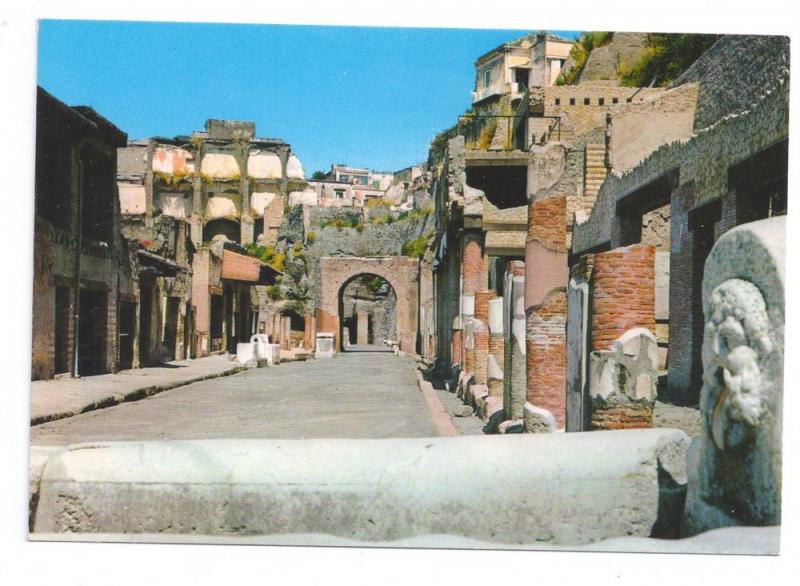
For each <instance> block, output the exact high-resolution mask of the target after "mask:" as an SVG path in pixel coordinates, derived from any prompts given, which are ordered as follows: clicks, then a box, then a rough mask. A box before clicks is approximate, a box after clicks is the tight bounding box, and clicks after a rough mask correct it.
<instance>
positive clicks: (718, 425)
mask: <svg viewBox="0 0 800 586" xmlns="http://www.w3.org/2000/svg"><path fill="white" fill-rule="evenodd" d="M785 232H786V218H785V217H778V218H771V219H768V220H761V221H758V222H752V223H749V224H743V225H741V226H738V227H736V228H734V229H733V230H730V231H729V232H727V233H725V234H724V235H723V236H722V237H721V238H720V239H719V240H718V241H717V243H716V244H715V245H714V248H713V249H712V250H711V253H710V255H709V256H708V259H707V260H706V265H705V273H704V275H703V313H704V315H705V335H704V340H703V388H702V391H701V394H700V410H701V412H702V426H703V427H702V432H701V435H700V437H699V438H696V439H695V440H694V441H693V442H692V445H691V447H690V450H689V458H688V465H689V471H690V475H689V487H688V492H687V497H686V508H685V513H684V527H683V533H684V534H685V535H694V534H696V533H700V532H702V531H707V530H709V529H714V528H717V527H726V526H736V525H756V526H765V525H779V524H780V520H781V500H780V495H781V459H782V451H781V434H782V416H783V336H784V334H783V330H784V301H785V300H784V280H785V261H784V254H785V240H784V238H785Z"/></svg>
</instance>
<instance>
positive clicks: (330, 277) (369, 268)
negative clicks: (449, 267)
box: [316, 256, 419, 352]
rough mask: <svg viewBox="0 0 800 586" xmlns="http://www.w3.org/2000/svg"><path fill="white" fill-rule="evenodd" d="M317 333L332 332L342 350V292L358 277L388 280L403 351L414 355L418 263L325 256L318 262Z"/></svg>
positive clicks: (400, 259) (401, 258)
mask: <svg viewBox="0 0 800 586" xmlns="http://www.w3.org/2000/svg"><path fill="white" fill-rule="evenodd" d="M319 268H320V283H319V288H318V291H319V304H318V305H317V311H316V330H317V332H331V333H333V334H334V336H335V338H336V339H335V347H336V349H337V350H341V342H342V341H341V339H340V338H341V336H340V331H341V330H340V323H339V291H340V290H341V289H342V287H343V286H344V285H346V284H347V283H348V282H350V281H351V280H352V279H354V278H355V277H357V276H359V275H362V274H366V275H376V276H378V277H381V278H382V279H385V280H386V281H387V282H388V283H389V285H390V286H391V287H392V289H394V292H395V295H396V296H397V338H398V342H399V343H400V349H401V350H403V351H405V352H414V350H415V347H416V337H417V307H418V298H419V287H418V282H419V261H418V260H417V259H415V258H409V257H406V256H382V257H357V256H323V257H322V258H320V259H319Z"/></svg>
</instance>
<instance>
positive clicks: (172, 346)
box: [164, 297, 181, 360]
mask: <svg viewBox="0 0 800 586" xmlns="http://www.w3.org/2000/svg"><path fill="white" fill-rule="evenodd" d="M180 304H181V300H180V298H179V297H167V307H166V315H165V316H164V349H165V352H166V354H167V356H168V360H175V358H176V356H175V350H176V346H177V342H178V320H179V319H180V315H179V314H180Z"/></svg>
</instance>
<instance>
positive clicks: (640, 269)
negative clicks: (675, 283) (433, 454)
mask: <svg viewBox="0 0 800 586" xmlns="http://www.w3.org/2000/svg"><path fill="white" fill-rule="evenodd" d="M655 323H656V320H655V248H654V247H653V246H651V245H649V244H634V245H632V246H627V247H623V248H617V249H615V250H612V251H609V252H603V253H598V254H596V255H595V257H594V269H593V273H592V349H593V350H606V349H608V348H609V347H610V346H611V344H612V343H613V342H614V340H616V339H617V338H618V337H619V336H621V335H622V334H623V333H625V332H626V331H627V330H629V329H631V328H635V327H642V328H647V329H648V330H650V331H651V332H654V331H655Z"/></svg>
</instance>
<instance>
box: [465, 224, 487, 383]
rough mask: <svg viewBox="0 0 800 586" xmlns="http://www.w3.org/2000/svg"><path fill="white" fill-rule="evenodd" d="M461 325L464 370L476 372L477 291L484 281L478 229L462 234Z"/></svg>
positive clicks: (481, 245) (481, 247)
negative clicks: (475, 324)
mask: <svg viewBox="0 0 800 586" xmlns="http://www.w3.org/2000/svg"><path fill="white" fill-rule="evenodd" d="M461 263H462V264H461V278H462V298H461V325H462V328H463V334H462V336H461V340H462V350H461V355H462V356H463V358H464V370H466V371H467V372H470V373H474V372H475V369H476V360H475V337H474V323H473V319H474V316H475V293H476V292H477V291H479V290H480V289H482V288H483V287H482V286H481V284H482V281H483V233H482V232H480V231H478V230H471V231H468V232H464V234H463V236H462V254H461Z"/></svg>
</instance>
